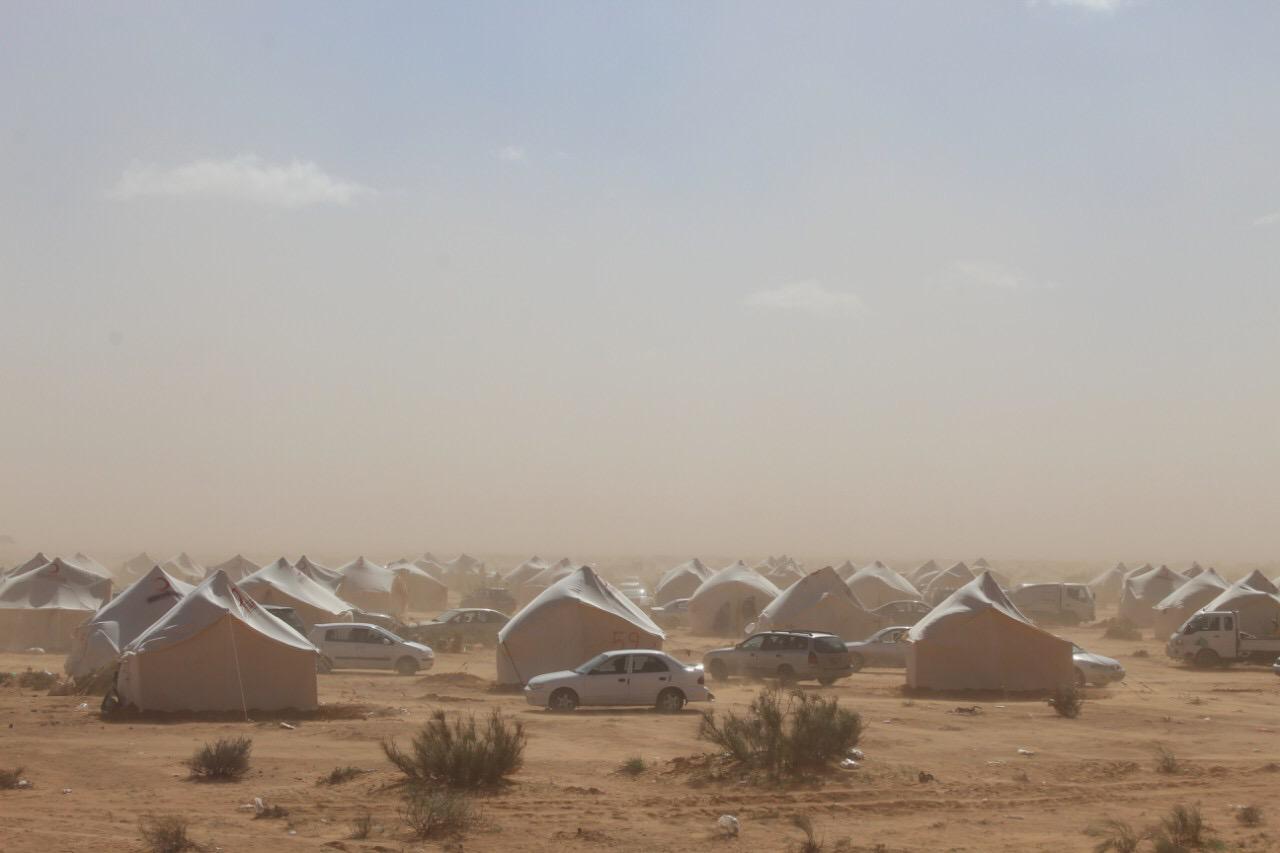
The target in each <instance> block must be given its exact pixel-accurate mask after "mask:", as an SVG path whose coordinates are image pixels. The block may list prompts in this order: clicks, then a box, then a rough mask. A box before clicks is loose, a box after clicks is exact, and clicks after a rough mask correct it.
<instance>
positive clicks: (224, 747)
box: [185, 737, 253, 782]
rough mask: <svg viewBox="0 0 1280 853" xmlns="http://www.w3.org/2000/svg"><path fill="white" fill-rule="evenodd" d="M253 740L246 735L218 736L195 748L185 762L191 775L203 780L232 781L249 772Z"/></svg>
mask: <svg viewBox="0 0 1280 853" xmlns="http://www.w3.org/2000/svg"><path fill="white" fill-rule="evenodd" d="M252 750H253V741H252V740H251V739H249V738H247V737H238V738H218V739H217V740H216V741H214V742H213V743H212V744H208V743H206V744H205V745H204V746H202V747H201V748H200V749H198V750H196V752H195V755H193V756H191V758H189V759H187V761H186V762H185V763H186V765H187V767H188V769H190V770H191V776H192V777H193V778H195V779H199V780H201V781H205V782H234V781H236V780H238V779H240V778H242V777H243V776H244V775H245V774H246V773H248V772H249V753H250V752H251V751H252Z"/></svg>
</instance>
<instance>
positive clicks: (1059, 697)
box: [1048, 684, 1084, 720]
mask: <svg viewBox="0 0 1280 853" xmlns="http://www.w3.org/2000/svg"><path fill="white" fill-rule="evenodd" d="M1048 702H1049V707H1051V708H1053V710H1054V711H1055V712H1057V714H1058V716H1059V717H1066V718H1067V719H1069V720H1074V719H1075V718H1076V717H1078V716H1080V711H1081V710H1082V709H1083V708H1084V691H1082V690H1081V689H1080V688H1078V687H1076V686H1075V685H1074V684H1069V685H1067V686H1065V687H1059V688H1058V689H1057V690H1055V691H1054V693H1053V696H1052V697H1051V698H1050V699H1049V700H1048Z"/></svg>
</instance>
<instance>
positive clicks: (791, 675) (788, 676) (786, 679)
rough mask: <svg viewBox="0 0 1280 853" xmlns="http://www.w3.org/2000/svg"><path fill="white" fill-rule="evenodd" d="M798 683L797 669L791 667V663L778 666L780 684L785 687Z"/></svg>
mask: <svg viewBox="0 0 1280 853" xmlns="http://www.w3.org/2000/svg"><path fill="white" fill-rule="evenodd" d="M795 683H796V671H795V670H794V669H792V668H791V665H790V664H785V663H784V664H783V665H782V666H780V667H778V684H780V685H782V686H783V687H790V686H791V685H793V684H795Z"/></svg>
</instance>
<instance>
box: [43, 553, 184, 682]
mask: <svg viewBox="0 0 1280 853" xmlns="http://www.w3.org/2000/svg"><path fill="white" fill-rule="evenodd" d="M192 589H194V587H192V586H191V585H190V584H187V583H183V582H182V581H180V580H178V579H177V578H173V577H170V576H169V575H167V574H165V571H164V569H162V568H160V567H159V566H153V567H152V568H151V571H149V572H147V573H146V574H145V575H143V576H142V577H140V578H138V579H137V580H136V581H134V582H133V583H131V584H130V585H129V586H128V587H127V588H126V589H125V590H124V592H122V593H120V594H119V595H117V596H116V597H115V598H113V599H111V601H110V602H108V603H107V604H105V605H103V606H102V607H101V608H99V610H98V612H97V613H95V614H93V615H92V616H91V617H89V620H88V621H87V622H85V623H83V624H82V625H80V626H79V627H77V628H76V631H75V639H74V640H73V641H72V646H71V653H70V654H69V655H68V656H67V662H66V666H65V669H66V671H67V674H68V675H70V676H72V677H73V678H79V677H80V676H82V675H88V674H89V673H91V672H93V671H94V670H98V669H101V668H102V667H105V666H110V665H111V664H113V663H115V662H116V659H117V658H118V657H120V652H121V650H122V649H123V648H124V647H125V646H127V645H129V644H130V643H131V642H133V641H134V639H135V638H136V637H137V636H138V635H139V634H141V633H142V632H143V631H145V630H147V629H148V628H150V627H151V626H152V625H153V624H155V622H156V620H157V619H159V618H160V617H161V616H164V615H165V614H166V613H168V612H169V610H170V608H172V607H173V605H175V604H177V603H178V601H179V600H180V599H181V598H182V597H183V596H184V595H186V594H187V593H189V592H191V590H192Z"/></svg>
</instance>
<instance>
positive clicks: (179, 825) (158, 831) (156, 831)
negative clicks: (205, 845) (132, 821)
mask: <svg viewBox="0 0 1280 853" xmlns="http://www.w3.org/2000/svg"><path fill="white" fill-rule="evenodd" d="M138 832H139V833H140V834H141V835H142V843H143V844H145V845H146V848H145V849H146V850H147V853H183V851H185V850H199V849H200V845H198V844H196V843H195V842H194V841H192V840H191V837H190V836H189V835H187V820H186V818H182V817H178V816H177V815H144V816H143V817H142V818H141V819H140V820H139V821H138Z"/></svg>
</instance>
